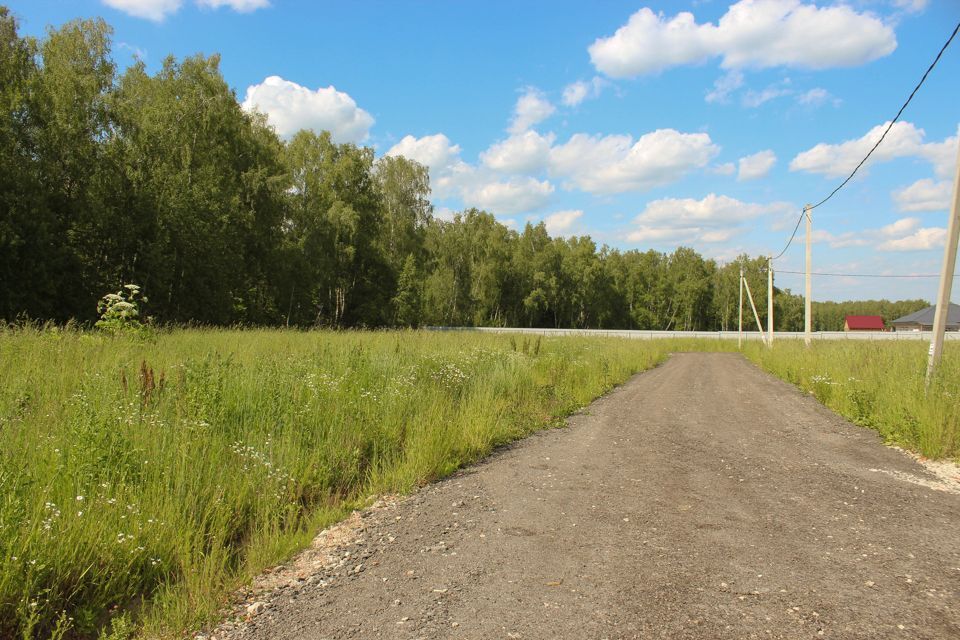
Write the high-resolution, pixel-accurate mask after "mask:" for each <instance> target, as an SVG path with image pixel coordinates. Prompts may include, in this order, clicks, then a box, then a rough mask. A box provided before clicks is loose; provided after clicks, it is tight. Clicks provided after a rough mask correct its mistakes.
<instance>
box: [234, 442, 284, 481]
mask: <svg viewBox="0 0 960 640" xmlns="http://www.w3.org/2000/svg"><path fill="white" fill-rule="evenodd" d="M267 444H268V445H269V441H268V442H267ZM230 449H231V450H232V451H233V452H234V453H235V454H236V455H237V456H239V457H240V458H241V459H242V460H243V471H251V470H254V469H260V470H261V471H265V472H266V475H267V479H268V480H273V481H274V482H276V483H277V484H278V485H280V486H284V485H286V484H288V483H290V482H293V476H291V475H290V474H289V473H287V472H286V471H284V470H283V469H280V468H279V467H276V466H275V465H274V464H273V462H272V461H271V460H270V457H269V456H267V455H266V454H265V453H263V452H261V451H258V450H257V449H256V448H255V447H252V446H250V445H247V444H244V443H243V442H240V441H239V440H237V441H236V442H234V443H233V444H231V445H230Z"/></svg>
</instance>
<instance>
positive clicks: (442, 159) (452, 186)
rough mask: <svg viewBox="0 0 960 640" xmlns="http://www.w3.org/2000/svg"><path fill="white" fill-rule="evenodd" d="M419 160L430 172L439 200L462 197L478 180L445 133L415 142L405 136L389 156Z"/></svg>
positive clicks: (412, 138)
mask: <svg viewBox="0 0 960 640" xmlns="http://www.w3.org/2000/svg"><path fill="white" fill-rule="evenodd" d="M386 155H388V156H403V157H404V158H409V159H410V160H416V161H417V162H419V163H420V164H422V165H424V166H425V167H427V169H429V171H430V187H431V190H432V191H433V193H434V194H435V195H436V196H437V197H440V198H446V197H449V196H459V195H460V194H461V192H462V191H463V188H464V187H465V186H467V185H469V184H472V183H473V182H474V181H475V179H476V169H475V168H474V167H472V166H470V165H469V164H467V163H466V162H464V161H463V160H461V159H460V145H457V144H453V143H452V142H450V138H448V137H447V136H445V135H444V134H442V133H435V134H433V135H428V136H423V137H421V138H415V137H414V136H410V135H408V136H404V137H403V138H402V139H401V140H400V142H398V143H397V144H395V145H393V146H392V147H391V148H390V149H389V150H388V151H387V153H386Z"/></svg>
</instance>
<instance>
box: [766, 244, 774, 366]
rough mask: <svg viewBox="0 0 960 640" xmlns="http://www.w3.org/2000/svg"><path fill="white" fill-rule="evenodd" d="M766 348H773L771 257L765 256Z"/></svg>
mask: <svg viewBox="0 0 960 640" xmlns="http://www.w3.org/2000/svg"><path fill="white" fill-rule="evenodd" d="M767 336H769V337H768V339H767V346H768V347H771V348H772V347H773V255H769V256H767Z"/></svg>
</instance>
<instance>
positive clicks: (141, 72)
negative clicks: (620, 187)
mask: <svg viewBox="0 0 960 640" xmlns="http://www.w3.org/2000/svg"><path fill="white" fill-rule="evenodd" d="M0 100H2V102H3V113H2V114H0V119H2V121H0V317H2V318H4V319H6V320H8V321H12V320H15V319H17V318H22V317H26V318H32V319H50V320H55V321H65V320H68V319H71V318H75V319H78V320H81V321H90V320H92V319H94V317H95V315H96V301H97V300H98V299H99V298H100V297H101V296H102V295H104V294H105V293H107V292H110V291H115V290H117V289H118V288H119V287H120V286H121V285H122V284H123V283H136V284H138V285H140V286H141V287H142V290H143V292H144V293H146V294H147V296H148V297H149V303H148V304H147V305H146V307H145V312H146V313H147V314H149V315H151V316H153V317H154V318H155V319H156V320H157V321H158V322H164V323H180V322H196V323H204V324H233V323H242V324H257V325H279V324H283V325H290V326H330V327H380V326H418V325H423V324H429V325H500V326H545V327H579V328H587V327H595V328H636V329H679V330H683V329H699V330H713V329H735V328H736V323H737V304H738V294H739V291H738V284H739V282H738V272H739V269H740V267H741V266H743V267H744V268H745V269H746V272H747V274H748V278H749V280H750V282H751V285H752V288H753V292H754V297H755V301H756V303H757V305H758V310H759V311H760V314H761V320H762V321H764V322H765V319H766V306H767V305H766V286H765V278H766V276H765V274H764V272H763V269H764V266H765V265H764V261H763V259H760V258H757V259H752V258H749V257H748V256H741V258H739V259H738V260H737V261H736V262H734V263H730V264H726V265H718V264H717V263H716V262H714V261H713V260H707V259H704V258H703V257H702V256H700V255H699V254H698V253H696V252H695V251H694V250H692V249H689V248H679V249H677V250H676V251H674V252H673V253H669V254H666V253H660V252H657V251H646V252H641V251H635V250H631V251H623V252H622V251H618V250H615V249H611V248H609V247H606V246H603V247H597V246H596V244H595V243H594V242H593V241H592V240H591V239H590V238H589V237H579V238H569V239H567V238H551V237H550V236H549V234H548V233H547V230H546V228H545V227H544V225H543V224H538V225H530V224H528V225H527V226H526V227H525V228H524V229H523V230H522V231H519V232H518V231H514V230H510V229H508V228H506V227H505V226H503V225H502V224H500V223H498V222H497V221H496V220H495V218H494V217H493V216H492V215H491V214H489V213H486V212H483V211H477V210H472V209H471V210H467V211H464V212H462V213H459V214H457V215H456V216H454V218H453V220H452V221H443V220H439V219H437V218H435V217H434V216H433V209H432V206H431V204H430V183H429V177H428V173H427V170H426V168H425V167H423V166H421V165H419V164H417V163H415V162H413V161H410V160H406V159H404V158H393V157H382V158H376V157H375V154H374V151H373V150H372V149H370V148H365V147H358V146H355V145H352V144H335V143H333V142H332V141H331V138H330V136H329V134H327V133H321V134H315V133H313V132H309V131H301V132H300V133H298V134H297V135H296V136H294V137H293V138H292V139H291V140H289V141H283V140H280V139H279V138H278V137H277V135H276V134H275V133H274V131H273V130H272V129H271V128H270V127H269V126H268V125H267V123H266V120H265V118H264V117H263V116H261V115H257V114H250V113H247V112H245V111H243V110H242V109H241V108H240V105H239V104H238V102H237V99H236V96H235V94H234V92H233V91H232V90H231V89H230V87H229V86H228V85H227V83H226V82H225V81H224V79H223V77H222V75H221V74H220V71H219V59H218V57H217V56H211V57H204V56H201V55H197V56H194V57H190V58H186V59H184V60H180V61H178V60H175V59H174V58H172V57H171V58H167V59H166V60H165V61H164V63H163V66H162V68H161V69H160V71H159V72H157V73H156V74H155V75H150V74H148V73H147V71H146V68H145V66H144V65H143V64H142V63H136V64H134V65H133V66H131V67H129V68H127V69H126V70H124V71H123V72H122V73H120V72H118V70H117V67H116V65H115V64H114V63H113V61H112V59H111V30H110V28H109V26H108V25H107V24H106V23H104V22H103V21H102V20H86V21H74V22H71V23H68V24H66V25H64V26H63V27H61V28H59V29H50V30H49V31H48V33H47V35H46V37H45V38H44V39H43V40H42V41H36V40H34V39H32V38H27V37H21V36H20V35H19V34H18V31H17V24H16V21H15V20H14V19H13V17H12V16H11V15H10V14H9V11H8V10H6V9H4V8H2V7H0ZM775 304H776V310H775V319H776V324H777V328H778V329H780V330H799V329H801V328H802V317H803V303H802V299H801V298H800V297H799V296H795V295H792V294H791V293H790V292H789V291H787V290H784V291H779V290H778V295H776V296H775ZM863 304H865V305H867V307H865V308H869V309H871V311H870V312H871V313H876V312H877V309H880V308H881V307H882V308H883V309H891V310H892V309H901V310H903V312H904V313H908V312H910V311H913V310H915V309H918V308H920V307H922V306H925V304H926V303H925V302H923V301H910V302H905V303H887V302H885V301H884V302H882V303H876V304H874V306H870V303H863ZM897 305H899V306H897ZM817 307H818V311H821V312H822V315H821V314H820V313H818V314H815V319H816V320H815V321H816V323H817V327H818V328H824V329H839V328H842V325H843V318H842V314H841V315H840V316H839V321H837V318H836V317H835V315H836V314H833V312H832V310H833V307H830V308H829V309H830V310H831V311H830V315H828V314H827V313H826V311H825V310H826V309H827V307H824V305H817ZM848 307H850V305H843V304H841V306H840V307H837V308H838V309H846V308H848ZM864 312H865V313H866V311H864ZM883 313H886V312H883ZM890 313H894V314H895V315H899V314H900V311H890ZM745 317H746V318H751V317H752V315H751V314H750V312H749V311H747V314H746V316H745ZM828 318H829V320H828ZM838 322H839V324H838Z"/></svg>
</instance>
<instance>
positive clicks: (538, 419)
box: [0, 328, 677, 638]
mask: <svg viewBox="0 0 960 640" xmlns="http://www.w3.org/2000/svg"><path fill="white" fill-rule="evenodd" d="M514 342H515V344H516V347H511V343H510V339H509V338H508V337H506V336H495V335H478V334H468V333H456V332H450V333H443V332H436V333H434V332H430V333H426V332H425V333H421V332H416V331H403V332H376V333H374V332H366V333H353V332H294V331H246V332H239V331H225V330H222V331H221V330H216V331H215V330H190V331H174V332H166V333H161V334H159V335H158V336H157V337H156V340H151V341H144V340H139V339H137V338H136V337H134V336H130V335H127V334H125V333H121V334H120V335H118V336H116V337H108V336H104V335H103V334H102V333H100V332H78V331H72V330H52V331H51V330H41V329H36V328H24V329H16V330H12V329H7V330H0V432H2V433H3V436H4V437H3V438H0V556H2V557H3V558H4V562H3V564H2V565H0V637H3V638H8V637H26V638H47V637H50V635H51V634H54V635H55V634H56V633H57V629H58V625H59V626H60V628H61V630H63V629H64V625H66V624H67V623H69V624H70V625H71V628H70V631H69V634H68V635H69V636H70V637H97V635H98V634H102V636H103V637H113V638H123V637H126V636H127V635H129V633H130V631H131V630H132V628H133V623H134V622H136V623H137V626H142V627H143V628H144V632H145V633H146V634H147V635H148V636H155V635H168V636H178V637H179V636H180V635H181V630H183V629H192V628H197V627H198V626H199V625H200V624H201V623H202V622H203V621H205V620H207V619H209V618H210V617H211V616H213V615H214V614H215V612H216V611H217V610H218V609H219V607H220V606H221V604H222V598H223V596H224V594H225V593H226V592H228V591H229V590H230V589H232V588H235V587H236V586H237V585H238V584H239V583H240V582H241V581H243V580H244V579H245V578H247V577H249V576H250V575H252V574H255V573H256V572H258V571H259V570H261V569H262V568H263V567H265V566H268V565H270V564H273V563H276V562H279V561H281V560H282V559H283V558H284V557H285V555H286V554H288V553H290V551H291V550H292V549H294V548H295V547H296V546H297V545H299V544H304V543H305V541H308V540H309V537H310V535H311V533H312V532H315V531H316V527H317V526H322V525H323V524H324V523H327V522H329V521H331V520H332V519H336V518H338V517H340V516H341V515H342V513H343V509H345V508H349V507H351V506H352V505H355V504H357V503H358V501H362V500H363V499H365V498H366V497H367V496H370V495H373V494H381V493H389V492H398V491H408V490H410V489H412V488H414V487H416V486H418V485H421V484H423V483H425V482H428V481H431V480H433V479H435V478H438V477H440V476H443V475H445V474H448V473H450V472H451V471H453V470H454V469H456V468H458V467H459V466H461V465H464V464H466V463H469V462H471V461H473V460H476V459H477V458H479V457H481V456H483V455H485V454H487V453H489V452H490V451H491V449H492V448H493V447H495V446H497V445H499V444H503V443H505V442H509V441H511V440H513V439H516V438H519V437H522V436H523V435H525V434H528V433H530V432H531V431H533V430H535V429H539V428H543V427H544V426H547V425H549V424H551V423H553V422H554V421H555V419H556V418H558V417H559V416H563V415H565V414H567V413H569V412H570V411H573V410H575V409H577V408H579V407H582V406H584V405H585V404H587V403H588V402H590V401H591V400H592V399H593V398H595V397H596V396H598V395H600V394H602V393H604V392H605V391H607V390H608V389H610V388H611V387H612V386H613V385H614V384H616V383H619V382H622V381H623V380H625V379H626V378H627V377H629V376H630V375H631V374H633V373H634V372H636V371H640V370H643V369H646V368H648V367H650V366H653V365H655V364H656V363H658V362H659V361H660V360H661V359H662V358H663V357H665V354H666V353H667V352H668V351H670V350H675V349H676V348H677V345H676V344H672V343H667V342H659V341H658V342H650V341H638V340H636V341H635V340H615V339H592V340H591V339H579V338H569V339H568V338H560V339H556V338H554V339H550V338H538V337H530V336H523V337H520V339H519V341H514ZM144 598H145V599H147V601H148V605H147V606H141V604H140V602H141V599H144ZM71 619H72V620H71Z"/></svg>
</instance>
